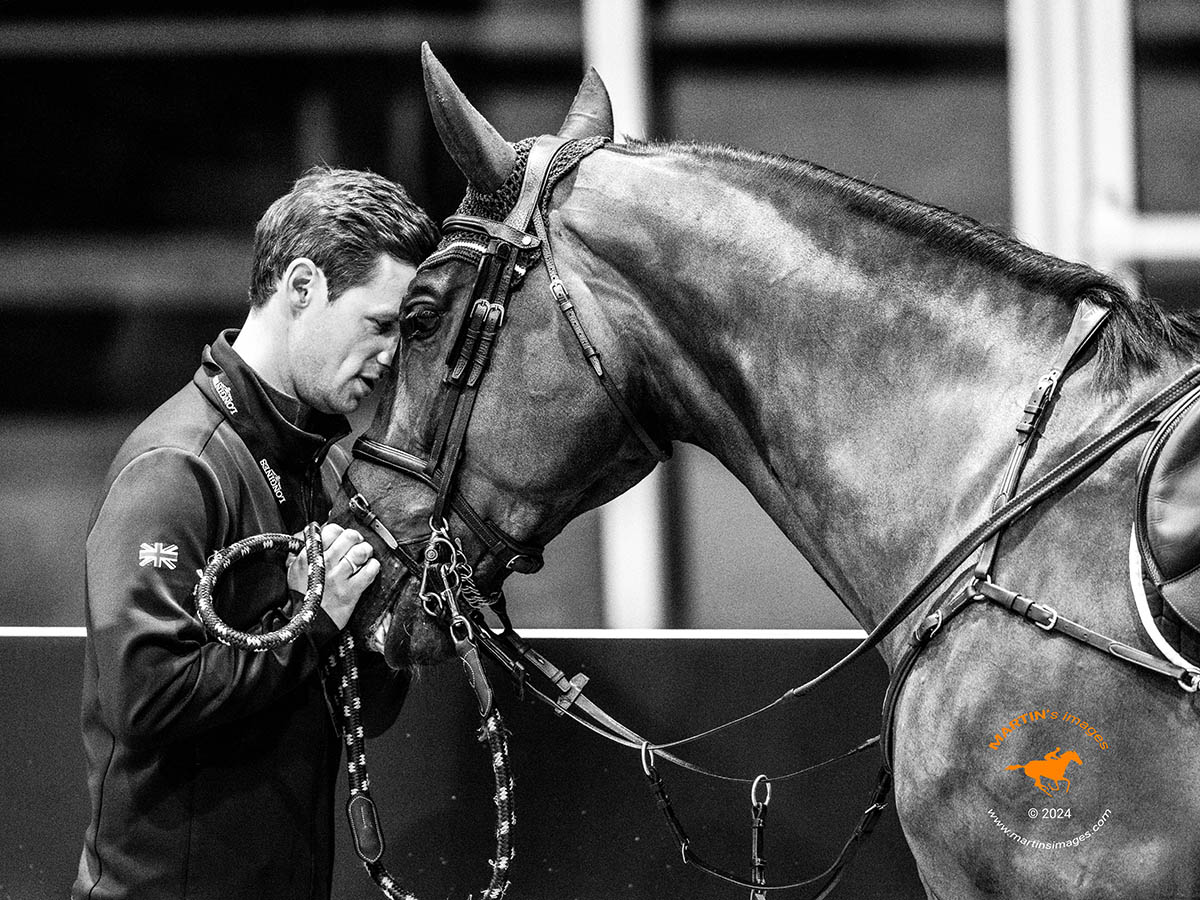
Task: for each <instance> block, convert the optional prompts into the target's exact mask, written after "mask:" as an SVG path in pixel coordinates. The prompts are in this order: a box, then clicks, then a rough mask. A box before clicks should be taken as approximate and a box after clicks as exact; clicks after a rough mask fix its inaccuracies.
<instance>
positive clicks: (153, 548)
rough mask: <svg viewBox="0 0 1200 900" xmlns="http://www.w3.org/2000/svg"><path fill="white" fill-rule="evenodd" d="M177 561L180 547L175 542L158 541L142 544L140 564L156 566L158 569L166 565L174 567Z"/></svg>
mask: <svg viewBox="0 0 1200 900" xmlns="http://www.w3.org/2000/svg"><path fill="white" fill-rule="evenodd" d="M177 562H179V548H178V547H177V546H176V545H175V544H163V543H162V542H161V541H156V542H155V543H153V544H142V546H141V548H140V549H139V550H138V565H139V566H154V568H156V569H161V568H162V567H163V566H166V567H167V568H168V569H174V568H175V563H177Z"/></svg>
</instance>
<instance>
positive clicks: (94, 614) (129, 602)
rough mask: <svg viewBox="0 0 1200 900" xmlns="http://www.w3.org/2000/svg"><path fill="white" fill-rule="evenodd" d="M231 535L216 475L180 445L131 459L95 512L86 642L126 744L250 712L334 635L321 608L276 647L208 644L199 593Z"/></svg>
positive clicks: (307, 671)
mask: <svg viewBox="0 0 1200 900" xmlns="http://www.w3.org/2000/svg"><path fill="white" fill-rule="evenodd" d="M227 528H228V513H227V511H226V508H225V503H224V500H223V499H222V496H221V490H220V486H219V483H218V481H217V478H216V476H215V475H214V473H213V472H212V470H211V469H209V467H208V466H207V465H206V464H205V463H204V462H203V461H202V460H201V459H199V458H198V457H196V456H195V455H194V454H191V453H189V452H187V451H184V450H179V449H174V448H160V449H155V450H151V451H148V452H146V453H143V454H141V455H140V456H137V457H135V458H134V459H133V460H132V461H131V462H129V463H128V465H126V466H125V468H124V469H123V470H122V471H121V472H120V473H119V475H118V476H117V477H116V479H115V480H114V481H113V483H112V486H111V488H110V490H109V492H108V495H107V496H106V497H105V499H104V502H103V504H102V505H101V507H100V510H99V512H98V514H97V518H96V521H95V523H94V524H93V526H92V529H91V531H90V532H89V534H88V541H87V598H88V611H87V613H88V626H89V638H90V640H91V641H92V644H93V649H94V651H95V656H96V662H97V667H98V674H99V683H98V689H99V698H100V707H101V710H102V712H103V715H104V717H105V721H106V722H107V723H108V725H109V728H110V729H111V730H112V731H113V733H114V734H115V735H117V736H118V737H119V738H121V739H122V740H123V741H125V742H126V743H129V744H131V745H135V746H145V745H150V744H156V743H158V742H164V741H176V740H182V739H186V738H190V737H194V736H195V735H197V734H200V733H202V732H204V731H205V730H207V729H210V728H214V727H217V726H219V725H223V724H225V723H227V722H230V721H233V720H236V719H239V718H242V717H244V716H249V715H251V714H253V713H255V712H257V711H259V710H261V709H263V708H264V707H266V706H268V705H270V704H271V703H272V702H273V701H275V700H277V699H278V698H279V697H281V696H282V695H283V694H285V693H286V692H288V691H289V690H291V689H293V688H295V687H296V686H297V685H299V684H300V683H301V682H302V681H303V680H304V679H305V678H307V677H309V676H310V675H311V674H312V673H313V672H314V671H315V669H316V668H317V665H318V663H319V661H320V659H321V657H322V656H323V654H324V653H325V652H327V651H328V650H329V649H330V647H331V646H332V643H333V641H334V640H336V638H337V627H336V626H335V625H334V623H333V621H332V620H331V619H329V617H328V616H327V615H325V614H324V612H319V613H318V616H317V619H316V622H315V624H314V627H313V629H312V630H311V631H310V632H309V633H308V634H307V635H306V636H305V638H304V639H301V640H298V641H296V642H294V643H292V644H290V645H288V646H285V647H282V648H280V649H278V650H274V651H267V652H263V653H255V652H251V651H248V650H240V649H236V648H233V647H228V646H225V645H224V644H221V643H218V642H216V641H215V640H211V639H209V637H208V635H207V634H206V632H205V630H204V627H203V625H202V624H201V622H200V619H199V617H198V616H197V614H196V609H195V601H194V598H193V595H192V591H193V589H194V587H195V585H196V582H197V581H198V579H199V573H200V570H202V569H203V567H204V564H205V560H206V559H207V557H208V556H209V554H210V553H211V552H212V551H213V550H215V549H218V548H217V547H216V546H214V545H215V543H216V542H217V541H218V540H220V538H221V536H223V535H225V534H226V533H227ZM236 599H237V598H234V600H235V602H236ZM284 599H285V597H282V596H281V597H280V602H281V603H282V602H283V600H284Z"/></svg>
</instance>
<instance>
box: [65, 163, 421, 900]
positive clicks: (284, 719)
mask: <svg viewBox="0 0 1200 900" xmlns="http://www.w3.org/2000/svg"><path fill="white" fill-rule="evenodd" d="M436 238H437V235H436V230H435V228H434V227H433V225H432V223H431V222H430V220H429V218H428V217H427V216H426V215H425V213H424V212H423V211H422V210H421V209H420V208H418V207H417V206H415V205H414V204H413V203H412V201H411V200H410V198H409V197H408V195H407V194H406V193H405V191H404V189H403V188H401V187H400V186H398V185H396V184H393V183H391V182H389V181H387V180H386V179H384V178H381V177H379V176H376V175H373V174H371V173H365V172H353V171H346V170H329V169H322V170H314V171H312V172H310V173H308V174H307V175H305V176H304V177H303V178H301V179H300V180H299V181H297V182H296V184H295V186H294V187H293V189H292V190H291V192H289V193H288V194H287V195H285V196H284V197H281V198H280V199H279V200H277V201H276V202H275V203H274V204H272V206H271V207H270V209H268V210H267V212H266V214H265V215H264V216H263V218H262V220H261V221H260V222H259V223H258V227H257V229H256V231H255V242H254V268H253V272H252V276H251V287H250V311H249V314H248V315H247V317H246V321H245V325H244V326H243V328H242V329H241V330H240V331H231V332H225V333H223V334H221V335H220V336H219V337H218V338H217V340H216V341H215V342H214V343H213V344H212V345H211V346H210V347H206V348H205V349H204V353H203V357H202V364H201V366H200V369H199V370H198V371H197V372H196V374H195V376H194V378H193V380H192V382H191V383H190V384H188V385H187V386H185V387H184V388H183V389H182V390H181V391H179V392H178V393H177V394H176V395H175V396H174V397H172V398H171V399H170V400H168V401H167V402H166V403H165V404H163V405H162V406H161V407H160V408H159V409H158V410H157V411H156V412H154V413H153V414H152V415H151V416H150V417H149V418H148V419H146V421H145V422H143V423H142V424H141V425H140V426H139V427H138V429H137V430H136V431H135V432H134V433H133V434H132V435H131V436H130V438H129V439H128V440H127V441H126V442H125V445H124V446H123V447H122V448H121V450H120V452H119V453H118V455H117V458H116V460H115V461H114V463H113V465H112V468H111V469H110V471H109V474H108V477H107V481H106V485H105V488H104V494H103V496H102V498H101V500H100V502H99V504H98V505H97V508H96V511H95V512H94V514H93V518H92V522H91V525H90V528H89V532H88V540H87V593H86V616H87V642H86V650H85V653H86V658H85V671H84V689H83V738H84V745H85V749H86V753H87V761H88V786H89V791H90V794H91V801H92V819H91V823H90V824H89V826H88V829H87V833H86V838H85V843H84V848H83V853H82V857H81V859H80V864H79V874H78V877H77V878H76V881H75V884H74V886H73V888H72V893H71V896H72V898H73V900H83V898H88V900H109V898H137V900H156V898H172V900H181V898H188V900H197V898H221V900H229V898H255V900H264V898H274V897H278V898H288V900H298V898H321V900H325V898H328V897H329V892H330V879H331V870H332V858H333V827H334V815H333V794H334V790H335V787H336V779H337V776H338V762H339V755H340V750H341V744H340V739H339V737H338V735H337V734H336V732H335V729H334V724H333V721H332V717H331V713H330V709H329V706H328V703H327V699H326V693H325V690H324V688H323V685H322V682H321V674H320V666H321V663H322V661H323V660H324V659H325V658H326V657H327V656H328V655H329V654H330V652H331V651H332V650H333V649H334V645H335V643H336V641H337V637H338V634H339V632H340V630H341V629H342V628H344V627H345V625H346V623H347V620H348V619H349V617H350V614H351V613H352V612H353V609H354V606H355V604H356V603H357V602H358V598H359V596H360V595H361V594H362V592H363V590H364V589H365V588H366V587H367V585H368V584H370V582H371V581H372V580H373V579H374V578H375V576H376V574H377V573H378V571H379V562H378V561H377V560H375V559H372V558H371V556H372V554H371V547H370V545H369V544H367V543H365V542H364V541H362V539H361V537H360V535H359V534H357V533H356V532H354V531H353V530H350V529H347V530H345V531H342V530H341V529H340V528H339V527H338V526H336V525H333V524H326V525H325V526H324V527H323V529H322V537H323V539H324V544H325V554H324V556H325V565H326V577H325V592H324V596H323V599H322V602H321V610H320V611H318V614H317V619H316V621H315V624H314V625H313V627H312V629H311V631H309V632H308V633H307V634H306V635H305V636H304V637H302V638H301V639H299V640H297V641H296V642H295V643H293V644H291V645H288V646H286V647H283V648H281V649H279V650H276V651H273V652H267V653H252V652H249V651H244V650H238V649H234V648H231V647H227V646H225V645H223V644H220V643H217V642H215V641H213V640H212V639H211V638H210V637H209V636H208V635H207V634H206V633H205V631H204V629H203V627H202V626H201V623H200V621H199V619H198V617H197V614H196V609H195V603H194V599H193V595H192V591H193V588H194V586H195V584H196V582H197V579H198V574H199V570H200V569H201V568H202V567H203V566H204V564H205V561H206V560H207V559H208V557H209V556H210V555H211V554H212V552H213V551H214V550H217V549H219V548H221V547H225V546H228V545H229V544H232V543H234V542H235V541H237V540H239V539H241V538H243V537H246V536H248V535H252V534H259V533H262V532H284V533H296V532H298V531H300V530H301V529H302V528H303V526H304V525H305V523H307V522H309V521H318V522H324V521H325V519H326V518H327V517H328V512H329V508H330V500H329V497H330V494H331V493H332V492H333V491H335V490H336V486H337V481H338V477H339V474H340V473H339V472H338V471H337V468H338V466H337V465H336V464H335V463H336V462H337V461H338V460H334V459H332V458H331V457H334V456H337V457H339V458H340V460H341V461H344V454H341V451H340V450H335V452H334V453H333V454H331V453H330V448H331V447H333V445H334V443H335V442H336V441H337V440H338V439H339V438H341V437H344V436H345V435H346V434H347V433H348V431H349V426H348V424H347V422H346V419H345V414H346V413H349V412H351V411H353V410H354V409H355V408H356V407H357V406H358V405H359V404H360V403H361V401H362V400H363V398H364V397H366V396H367V395H368V394H369V393H370V392H371V390H372V389H373V388H374V387H375V385H376V384H377V383H378V382H379V380H380V379H381V378H382V377H383V376H384V374H385V372H386V371H387V369H388V367H389V365H390V363H391V359H392V354H393V353H394V351H395V348H396V343H397V340H398V335H399V327H398V325H399V321H398V317H399V310H400V301H401V298H402V296H403V295H404V292H405V290H406V288H407V287H408V283H409V281H410V280H411V279H412V277H413V274H414V272H415V266H416V265H417V264H419V263H420V262H421V261H422V260H423V259H424V258H425V257H426V256H427V255H428V254H429V253H430V252H431V251H432V250H433V247H434V245H435V242H436ZM306 572H307V560H306V559H304V558H303V554H301V558H299V559H296V560H293V561H292V562H291V564H290V566H288V567H286V568H285V565H284V560H283V559H282V558H279V557H276V558H274V559H272V558H269V557H267V556H255V557H253V558H250V559H246V560H243V561H241V562H239V563H237V564H235V565H234V566H233V567H232V568H231V569H230V571H229V572H228V573H227V574H226V576H225V577H224V578H223V579H222V582H221V584H220V585H219V589H218V592H217V596H216V597H215V606H216V611H217V613H218V615H220V616H221V618H222V619H224V620H225V621H226V622H228V623H229V624H230V625H232V626H233V627H235V628H237V629H239V630H242V631H251V630H256V629H257V630H273V629H274V628H277V627H279V625H280V624H282V622H283V620H284V616H285V615H286V612H281V609H282V608H283V607H284V606H285V604H287V603H288V602H289V601H294V600H295V597H296V594H295V592H296V591H301V592H302V591H303V590H304V587H305V580H306ZM360 668H361V669H362V670H363V679H364V681H363V687H362V689H363V692H364V695H365V696H364V707H365V708H364V714H365V717H366V718H367V720H368V722H367V727H368V729H369V730H371V731H373V732H374V733H377V732H378V731H380V730H382V729H383V728H385V727H387V725H390V724H391V722H392V721H393V720H394V719H395V716H396V714H397V712H398V710H399V706H400V703H401V702H402V701H403V697H404V691H405V689H406V687H407V681H406V680H405V679H404V676H401V675H393V674H391V673H390V672H389V671H388V670H387V669H386V667H385V666H383V665H382V661H381V660H379V659H377V658H375V657H374V655H371V659H364V660H362V661H361V663H360Z"/></svg>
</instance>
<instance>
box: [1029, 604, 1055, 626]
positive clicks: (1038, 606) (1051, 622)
mask: <svg viewBox="0 0 1200 900" xmlns="http://www.w3.org/2000/svg"><path fill="white" fill-rule="evenodd" d="M1029 609H1030V610H1032V609H1040V610H1041V611H1042V612H1043V613H1045V614H1046V615H1047V616H1049V618H1048V619H1047V620H1046V622H1045V623H1044V624H1043V623H1042V622H1039V621H1037V620H1036V619H1030V620H1029V621H1031V622H1033V624H1034V625H1036V626H1037V627H1038V628H1040V629H1042V631H1053V630H1054V626H1055V625H1057V624H1058V610H1057V609H1055V608H1054V607H1053V606H1047V605H1046V604H1045V603H1031V604H1029ZM1025 615H1026V617H1028V616H1029V612H1028V610H1027V611H1026V612H1025Z"/></svg>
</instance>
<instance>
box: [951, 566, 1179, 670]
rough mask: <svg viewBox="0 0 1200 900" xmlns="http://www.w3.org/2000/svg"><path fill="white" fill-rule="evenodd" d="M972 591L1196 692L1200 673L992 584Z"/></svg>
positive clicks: (983, 583)
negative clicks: (1171, 679)
mask: <svg viewBox="0 0 1200 900" xmlns="http://www.w3.org/2000/svg"><path fill="white" fill-rule="evenodd" d="M972 590H973V591H974V592H975V593H977V594H978V595H979V596H982V597H984V598H986V599H988V600H991V601H992V602H993V603H995V604H997V605H998V606H1000V607H1002V608H1004V609H1007V610H1009V611H1011V612H1014V613H1016V614H1017V615H1019V616H1022V617H1024V618H1026V619H1028V620H1029V621H1030V622H1032V623H1033V624H1034V625H1036V626H1037V627H1038V628H1041V629H1042V630H1043V631H1053V632H1059V633H1060V634H1065V635H1066V636H1067V637H1070V638H1074V639H1075V640H1077V641H1081V642H1082V643H1085V644H1087V645H1089V646H1091V647H1095V648H1096V649H1097V650H1103V651H1104V652H1105V653H1108V654H1109V655H1111V656H1115V657H1117V659H1123V660H1125V662H1129V663H1133V664H1134V665H1135V666H1141V667H1142V668H1143V669H1148V670H1150V671H1151V672H1156V673H1157V674H1159V675H1165V676H1167V677H1168V678H1174V679H1175V680H1176V681H1178V682H1180V686H1182V687H1184V688H1185V689H1190V690H1195V685H1196V683H1197V676H1198V675H1200V673H1197V672H1196V671H1195V670H1193V669H1185V668H1184V667H1183V666H1177V665H1175V664H1174V663H1171V662H1167V661H1166V660H1165V659H1160V658H1159V657H1157V656H1153V655H1152V654H1149V653H1146V652H1145V651H1144V650H1139V649H1138V648H1137V647H1131V646H1130V645H1129V644H1126V643H1123V642H1122V641H1118V640H1116V639H1115V638H1111V637H1108V636H1107V635H1105V634H1101V633H1100V632H1098V631H1093V630H1092V629H1091V628H1088V627H1086V626H1084V625H1080V624H1079V623H1078V622H1076V621H1073V620H1072V619H1068V618H1067V617H1066V616H1063V615H1060V614H1059V612H1058V610H1056V609H1055V608H1054V607H1052V606H1049V605H1047V604H1045V603H1039V602H1037V601H1036V600H1031V599H1030V598H1028V597H1026V596H1024V595H1023V594H1018V593H1017V592H1016V591H1010V590H1007V589H1005V588H1002V587H1000V585H998V584H993V583H992V582H990V581H981V582H979V583H978V584H976V585H974V587H973V588H972ZM1185 682H1186V684H1185Z"/></svg>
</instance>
